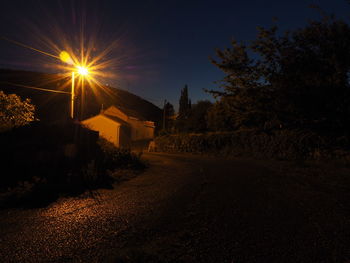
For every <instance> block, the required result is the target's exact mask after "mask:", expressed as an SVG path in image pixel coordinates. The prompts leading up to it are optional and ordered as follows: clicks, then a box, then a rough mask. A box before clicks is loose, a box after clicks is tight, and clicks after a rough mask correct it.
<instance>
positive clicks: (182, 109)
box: [178, 85, 191, 119]
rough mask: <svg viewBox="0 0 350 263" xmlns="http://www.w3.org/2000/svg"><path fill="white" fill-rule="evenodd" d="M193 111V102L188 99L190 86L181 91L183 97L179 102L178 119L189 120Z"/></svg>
mask: <svg viewBox="0 0 350 263" xmlns="http://www.w3.org/2000/svg"><path fill="white" fill-rule="evenodd" d="M190 109H191V101H190V100H189V98H188V86H187V85H185V87H184V88H183V89H182V90H181V96H180V100H179V116H178V119H186V118H188V114H189V111H190Z"/></svg>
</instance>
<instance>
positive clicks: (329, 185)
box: [0, 154, 350, 263]
mask: <svg viewBox="0 0 350 263" xmlns="http://www.w3.org/2000/svg"><path fill="white" fill-rule="evenodd" d="M145 158H146V159H147V160H148V161H149V162H150V163H151V168H150V169H148V170H147V171H146V172H145V173H144V174H142V175H140V176H138V177H135V178H133V179H131V180H129V181H126V182H124V183H122V184H119V185H116V186H115V188H114V190H100V191H99V192H98V195H97V196H96V197H97V198H95V199H92V198H89V197H83V196H82V197H80V198H71V199H65V200H59V201H58V202H56V203H54V204H52V205H50V206H49V207H47V208H40V209H27V210H20V209H10V210H3V211H0V239H1V240H0V241H1V243H0V244H1V245H0V255H1V262H72V261H73V262H235V263H236V262H349V261H346V260H349V259H350V253H349V252H350V250H349V248H350V245H349V244H350V238H349V237H350V220H349V219H350V212H349V204H350V201H349V200H350V198H349V197H350V194H349V184H347V185H344V184H343V183H344V182H349V179H348V174H349V173H348V172H349V169H340V168H337V170H336V172H334V171H333V173H334V174H330V172H329V173H328V172H327V173H326V172H325V169H324V168H317V169H316V168H315V169H311V168H305V167H304V168H295V166H294V165H293V164H291V163H280V162H268V163H267V162H263V161H249V160H222V159H215V158H205V157H191V156H181V155H165V154H147V155H146V156H145Z"/></svg>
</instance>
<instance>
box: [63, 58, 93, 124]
mask: <svg viewBox="0 0 350 263" xmlns="http://www.w3.org/2000/svg"><path fill="white" fill-rule="evenodd" d="M60 59H61V60H62V61H63V62H65V63H67V64H70V65H74V66H75V69H76V71H77V73H78V74H79V75H81V76H83V77H85V76H87V75H88V74H89V70H88V68H87V67H84V66H80V65H76V64H75V63H74V62H73V60H72V58H71V56H70V55H69V54H68V52H66V51H62V52H61V53H60ZM74 84H75V71H74V70H73V71H72V88H71V111H70V116H71V118H72V119H74V99H75V92H74V88H75V85H74Z"/></svg>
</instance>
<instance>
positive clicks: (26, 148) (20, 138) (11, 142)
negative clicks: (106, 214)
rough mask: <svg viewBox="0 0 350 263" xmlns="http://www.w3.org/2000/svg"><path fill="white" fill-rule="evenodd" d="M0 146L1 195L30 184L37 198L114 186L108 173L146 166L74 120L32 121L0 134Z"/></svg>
mask: <svg viewBox="0 0 350 263" xmlns="http://www.w3.org/2000/svg"><path fill="white" fill-rule="evenodd" d="M0 143H1V146H2V147H1V149H0V162H1V163H0V164H1V168H2V171H3V172H2V173H1V183H0V192H6V191H7V192H10V193H11V189H16V188H18V186H21V185H23V184H24V185H28V186H31V187H30V189H24V192H30V193H31V194H33V195H34V196H35V195H38V196H40V197H39V199H40V198H44V199H45V198H47V199H50V196H52V195H54V196H57V195H58V194H60V193H68V194H71V193H81V192H83V191H85V190H93V189H97V188H99V187H111V184H112V183H113V178H111V177H110V175H109V174H110V172H108V171H114V170H116V169H120V168H134V169H135V168H138V169H140V168H143V167H144V166H143V164H142V163H141V162H140V160H139V159H138V157H137V156H136V155H134V154H132V153H131V152H130V151H126V150H119V149H117V148H115V147H112V146H111V145H108V143H107V142H102V141H101V140H100V139H99V138H98V133H96V132H94V131H91V130H88V129H86V128H83V127H82V126H80V125H79V124H76V123H73V122H61V123H59V124H58V123H56V124H47V123H42V122H34V123H31V124H29V125H27V126H23V127H20V128H15V129H13V130H12V131H9V132H4V133H0ZM26 199H27V197H26ZM28 200H30V199H28ZM28 200H27V201H28Z"/></svg>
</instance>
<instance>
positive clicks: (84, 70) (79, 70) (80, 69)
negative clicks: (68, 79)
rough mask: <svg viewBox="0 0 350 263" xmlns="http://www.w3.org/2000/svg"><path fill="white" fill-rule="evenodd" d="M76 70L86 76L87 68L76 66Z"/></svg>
mask: <svg viewBox="0 0 350 263" xmlns="http://www.w3.org/2000/svg"><path fill="white" fill-rule="evenodd" d="M77 70H78V73H79V74H80V75H83V76H86V75H88V74H89V70H88V69H87V68H86V67H82V66H77Z"/></svg>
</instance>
